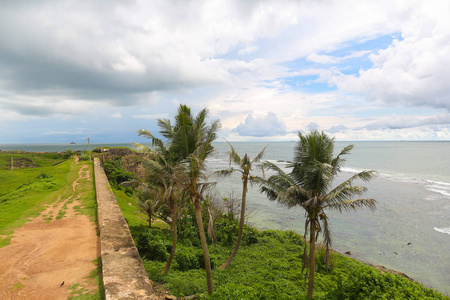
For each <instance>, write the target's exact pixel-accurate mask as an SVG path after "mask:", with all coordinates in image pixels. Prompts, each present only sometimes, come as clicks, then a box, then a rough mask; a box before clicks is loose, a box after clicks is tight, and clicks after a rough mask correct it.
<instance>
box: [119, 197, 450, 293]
mask: <svg viewBox="0 0 450 300" xmlns="http://www.w3.org/2000/svg"><path fill="white" fill-rule="evenodd" d="M114 192H115V195H116V198H117V200H118V203H119V205H120V207H121V208H122V211H123V213H124V216H125V219H126V220H127V221H128V223H129V225H130V229H131V232H132V235H133V237H134V239H135V242H136V244H137V246H138V249H139V250H140V253H141V256H142V257H143V259H144V265H145V268H146V270H147V272H148V274H149V278H150V279H151V280H153V281H154V283H155V284H164V287H165V289H167V290H169V291H170V293H171V294H174V295H176V296H178V297H182V296H186V295H192V294H197V295H198V294H203V295H204V297H206V298H208V299H224V300H225V299H226V300H230V299H274V300H275V299H306V286H305V281H304V274H302V262H301V257H302V254H303V249H304V246H305V242H304V240H303V238H302V237H301V236H299V235H298V234H296V233H294V232H292V231H287V232H282V231H276V230H266V231H262V232H259V231H257V230H255V229H252V228H247V230H246V233H244V242H243V244H244V245H242V246H241V248H240V249H239V252H238V255H237V256H236V258H235V260H234V261H233V263H232V265H231V266H230V267H229V268H227V269H225V270H220V269H218V266H220V264H222V263H223V262H224V261H225V260H226V259H227V258H228V255H229V253H230V252H231V250H232V247H233V243H234V239H233V238H232V236H233V234H234V232H237V231H236V230H237V221H234V222H233V221H227V219H226V218H225V221H223V220H222V221H221V222H219V224H218V225H217V226H216V233H217V235H218V237H219V239H220V238H221V239H222V242H219V243H217V245H216V246H213V245H210V246H209V248H210V252H211V260H212V265H213V278H214V295H213V296H212V297H211V298H210V297H208V296H206V293H207V287H206V278H205V271H204V270H203V269H202V259H203V256H202V252H201V249H200V243H199V241H198V237H195V235H189V234H186V233H182V232H180V235H179V242H178V246H177V253H176V256H175V260H174V263H173V264H172V268H171V270H170V271H169V273H168V274H167V275H161V270H162V269H163V267H164V265H165V260H166V259H167V257H168V253H169V251H170V247H171V238H170V230H169V227H168V226H167V224H164V225H163V226H161V225H160V224H161V223H155V226H154V228H152V229H150V230H149V229H148V228H147V226H148V225H147V223H146V218H145V216H144V215H143V214H142V213H141V212H140V211H139V209H138V207H137V205H136V201H135V200H134V199H133V198H132V197H129V196H128V195H127V194H126V193H125V192H124V191H120V190H114ZM230 230H231V232H233V234H231V235H230V234H229V233H230ZM255 232H256V234H255ZM230 236H231V239H230V238H229V237H230ZM224 241H225V242H224ZM324 255H325V251H324V249H323V248H322V249H320V247H319V250H318V252H317V254H316V257H317V258H316V267H317V273H316V281H315V288H314V299H449V298H448V297H445V296H443V295H441V294H439V293H437V292H435V291H434V290H432V289H428V288H425V287H424V286H422V285H421V284H419V283H416V282H413V281H411V280H408V279H405V278H402V277H400V276H399V275H394V274H389V273H388V274H382V273H381V272H380V271H378V270H376V269H375V268H373V267H370V266H367V265H365V264H363V263H361V262H359V261H356V260H354V259H351V258H348V257H346V256H344V255H341V254H339V253H332V256H331V263H330V270H329V271H328V272H327V271H326V270H325V263H324Z"/></svg>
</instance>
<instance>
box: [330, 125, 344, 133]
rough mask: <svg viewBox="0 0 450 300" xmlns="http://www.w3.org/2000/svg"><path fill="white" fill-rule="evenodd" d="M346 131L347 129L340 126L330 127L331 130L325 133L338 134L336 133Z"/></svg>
mask: <svg viewBox="0 0 450 300" xmlns="http://www.w3.org/2000/svg"><path fill="white" fill-rule="evenodd" d="M346 130H348V128H347V127H346V126H344V125H342V124H340V125H336V126H332V127H331V128H329V129H327V130H326V131H328V132H329V133H338V132H344V131H346Z"/></svg>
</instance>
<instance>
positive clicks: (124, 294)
mask: <svg viewBox="0 0 450 300" xmlns="http://www.w3.org/2000/svg"><path fill="white" fill-rule="evenodd" d="M94 170H95V188H96V192H97V203H98V209H97V215H98V224H99V230H100V242H101V246H100V249H101V258H102V270H103V286H104V290H105V299H106V300H116V299H117V300H118V299H149V300H150V299H151V300H157V299H159V298H158V297H157V296H156V295H155V294H154V291H153V287H152V283H151V281H150V280H149V279H148V275H147V272H146V271H145V268H144V264H143V263H142V260H141V258H140V257H139V253H138V251H137V249H136V246H135V245H134V242H133V239H132V237H131V234H130V229H129V228H128V224H127V222H126V221H125V218H124V217H123V214H122V211H121V210H120V207H119V205H118V204H117V201H116V198H115V197H114V194H113V192H112V190H111V187H110V185H109V182H108V179H107V178H106V175H105V172H104V171H103V169H102V167H100V166H99V161H98V159H97V158H94Z"/></svg>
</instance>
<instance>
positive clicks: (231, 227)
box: [214, 215, 259, 246]
mask: <svg viewBox="0 0 450 300" xmlns="http://www.w3.org/2000/svg"><path fill="white" fill-rule="evenodd" d="M214 226H215V230H216V237H217V241H218V242H219V243H220V244H222V245H225V246H231V245H234V243H235V242H236V239H237V236H238V232H239V222H238V220H236V219H230V218H228V217H227V215H224V216H222V218H220V219H219V220H217V221H216V223H215V224H214ZM258 237H259V233H258V230H257V229H255V228H253V227H251V226H247V225H245V224H244V231H243V233H242V244H243V245H247V246H248V245H252V244H255V243H257V242H258Z"/></svg>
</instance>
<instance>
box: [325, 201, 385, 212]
mask: <svg viewBox="0 0 450 300" xmlns="http://www.w3.org/2000/svg"><path fill="white" fill-rule="evenodd" d="M376 203H377V202H376V201H375V199H352V200H345V201H341V202H337V203H331V204H329V205H327V206H326V207H329V208H331V209H334V210H338V211H339V212H343V211H348V210H357V209H358V208H361V207H368V208H370V209H371V210H375V209H376Z"/></svg>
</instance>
